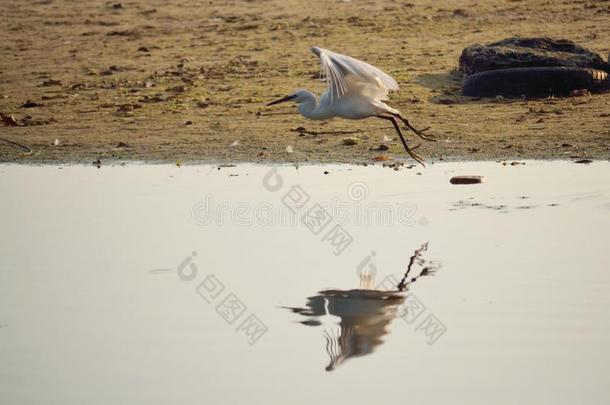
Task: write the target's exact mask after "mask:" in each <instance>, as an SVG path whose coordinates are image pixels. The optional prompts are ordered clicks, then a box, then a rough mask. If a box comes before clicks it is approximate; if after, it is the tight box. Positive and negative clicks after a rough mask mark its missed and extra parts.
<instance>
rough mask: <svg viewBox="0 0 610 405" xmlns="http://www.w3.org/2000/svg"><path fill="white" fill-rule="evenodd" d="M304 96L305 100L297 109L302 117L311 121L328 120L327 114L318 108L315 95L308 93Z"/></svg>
mask: <svg viewBox="0 0 610 405" xmlns="http://www.w3.org/2000/svg"><path fill="white" fill-rule="evenodd" d="M304 96H305V100H304V101H302V102H300V103H299V105H298V107H297V108H298V109H299V112H300V113H301V115H303V116H304V117H305V118H309V119H310V120H323V119H326V118H328V117H327V114H326V112H323V111H321V110H320V109H319V108H318V107H319V104H318V100H317V97H316V95H315V94H313V93H312V92H310V91H306V92H305V95H304Z"/></svg>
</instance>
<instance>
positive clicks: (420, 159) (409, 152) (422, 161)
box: [407, 145, 426, 167]
mask: <svg viewBox="0 0 610 405" xmlns="http://www.w3.org/2000/svg"><path fill="white" fill-rule="evenodd" d="M417 148H419V145H415V146H414V147H412V148H407V153H408V154H409V156H411V157H412V158H413V159H415V160H416V161H417V163H419V164H420V165H422V166H423V167H426V164H425V163H424V159H422V158H421V157H420V156H419V155H418V154H417V153H415V152H414V150H415V149H417Z"/></svg>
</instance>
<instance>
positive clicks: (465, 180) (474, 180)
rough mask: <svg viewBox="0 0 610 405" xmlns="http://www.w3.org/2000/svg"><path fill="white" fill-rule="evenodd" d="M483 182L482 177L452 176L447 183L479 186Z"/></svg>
mask: <svg viewBox="0 0 610 405" xmlns="http://www.w3.org/2000/svg"><path fill="white" fill-rule="evenodd" d="M483 180H484V177H483V176H453V177H452V178H451V180H449V182H450V183H451V184H479V183H482V182H483Z"/></svg>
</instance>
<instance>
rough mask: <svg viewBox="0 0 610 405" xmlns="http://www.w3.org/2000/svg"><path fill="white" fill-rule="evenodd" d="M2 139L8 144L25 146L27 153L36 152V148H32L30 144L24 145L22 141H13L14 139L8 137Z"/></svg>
mask: <svg viewBox="0 0 610 405" xmlns="http://www.w3.org/2000/svg"><path fill="white" fill-rule="evenodd" d="M0 141H4V142H6V143H8V144H11V145H15V146H18V147H20V148H23V149H24V150H25V152H26V153H25V154H26V155H30V154H32V153H34V150H33V149H32V148H30V147H29V146H27V145H24V144H22V143H20V142H17V141H12V140H10V139H6V138H0Z"/></svg>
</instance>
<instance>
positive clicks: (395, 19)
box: [0, 0, 610, 162]
mask: <svg viewBox="0 0 610 405" xmlns="http://www.w3.org/2000/svg"><path fill="white" fill-rule="evenodd" d="M112 5H113V2H101V1H85V2H76V1H67V0H46V1H44V0H43V1H40V0H37V1H19V2H12V3H11V5H10V7H6V6H4V7H1V8H0V20H2V21H3V23H2V24H0V36H1V38H2V41H1V43H0V50H1V51H0V52H1V59H0V112H3V113H4V114H9V115H13V116H14V117H15V118H16V119H17V121H18V122H20V123H22V122H23V120H24V117H25V116H27V115H29V116H31V119H29V120H26V122H27V123H28V125H27V126H21V127H4V126H0V137H5V138H9V139H13V140H16V141H19V142H22V143H24V144H27V145H29V146H31V147H32V148H33V149H34V152H33V153H32V154H30V155H24V153H23V152H22V151H21V150H20V149H19V148H16V147H15V146H11V145H7V144H5V143H3V142H0V161H20V162H39V161H91V160H95V159H98V158H100V159H102V160H104V159H111V158H114V159H146V160H170V161H174V160H180V161H192V160H203V161H287V162H292V161H299V162H303V161H335V162H346V161H348V162H363V161H368V162H370V161H372V159H373V157H375V156H377V155H379V154H380V152H375V151H370V150H369V149H370V148H373V147H376V146H378V145H379V143H380V141H381V139H382V138H383V136H384V135H387V136H389V137H391V138H395V134H394V132H393V129H392V128H391V127H390V126H389V125H388V124H387V123H385V122H383V121H380V120H376V119H369V120H364V121H345V120H333V121H330V122H314V121H308V120H306V119H304V118H302V117H300V116H299V115H297V114H296V110H295V108H294V107H293V106H290V105H284V106H280V107H277V108H267V107H264V103H265V102H267V101H270V100H272V99H274V98H275V97H277V96H282V95H285V94H287V93H289V92H290V91H292V90H294V89H296V88H298V87H308V88H310V89H312V90H314V91H318V92H320V91H322V90H323V88H324V86H323V84H322V83H320V82H319V81H317V80H316V79H315V76H316V75H317V72H318V61H317V59H316V57H315V56H314V55H313V54H311V53H310V51H309V48H310V46H312V45H318V46H321V47H326V48H329V49H332V50H335V51H338V52H342V53H346V54H349V55H352V56H354V57H357V58H361V59H364V60H366V61H368V62H370V63H372V64H374V65H376V66H378V67H380V68H382V69H383V70H385V71H387V72H388V73H390V74H391V75H393V76H394V77H395V78H396V79H397V80H398V82H399V83H400V84H401V89H400V91H398V92H396V93H393V94H392V99H391V102H390V104H391V105H392V106H394V107H396V108H398V109H400V110H401V111H403V113H404V114H405V115H406V116H408V117H409V119H410V120H411V122H412V123H413V125H414V126H416V127H428V126H429V127H431V128H430V131H429V132H430V133H432V134H434V135H436V136H437V137H438V138H439V139H440V141H439V142H436V143H430V142H423V144H422V145H421V147H420V148H419V150H418V152H419V153H420V155H421V156H422V157H424V158H425V159H427V160H439V159H441V158H442V159H462V158H463V159H520V158H569V157H572V156H578V157H591V158H599V159H609V158H610V95H608V94H606V95H593V96H592V97H580V98H565V99H547V100H537V101H527V102H526V101H523V100H517V101H508V100H480V101H471V100H469V99H466V98H462V97H460V96H457V92H458V90H459V81H460V78H459V76H457V75H455V74H452V73H451V72H452V70H454V69H455V68H456V67H457V61H458V57H459V55H460V52H461V50H462V49H463V48H464V47H465V46H468V45H470V44H473V43H477V42H478V43H485V42H490V41H495V40H498V39H502V38H505V37H508V36H513V35H519V36H551V37H558V38H567V39H571V40H574V41H576V42H577V43H579V44H582V45H584V46H586V47H588V48H590V49H592V50H594V51H596V52H599V53H600V54H602V55H604V56H607V55H608V52H609V51H610V43H609V42H608V38H610V2H608V1H596V2H586V1H574V0H563V1H518V0H513V1H499V0H492V1H482V0H479V1H435V2H433V1H417V0H413V1H409V2H402V1H359V0H352V1H315V0H310V1H306V2H305V1H295V0H283V1H207V2H203V1H194V0H183V1H179V0H169V1H168V0H163V1H144V0H130V1H123V2H122V8H113V7H112ZM51 80H56V81H59V84H54V83H56V82H53V81H51ZM27 100H31V101H34V102H36V103H39V104H42V106H39V107H34V108H21V107H20V106H21V105H22V104H24V103H25V102H26V101H27ZM187 122H190V123H191V124H189V125H187V124H186V123H187ZM34 124H39V125H34ZM297 127H304V128H306V129H307V130H308V131H310V132H311V133H309V134H303V135H301V136H300V135H299V133H298V132H296V131H294V130H295V129H296V128H297ZM348 136H356V137H358V138H359V139H360V143H359V144H358V145H356V146H345V145H343V144H342V140H343V138H344V137H348ZM56 139H57V140H59V145H58V146H53V143H54V141H55V140H56ZM236 140H239V144H238V145H237V146H232V147H231V146H230V145H231V144H232V143H234V141H236ZM413 142H416V143H422V142H420V140H419V139H418V138H417V139H416V138H413ZM119 145H120V146H119ZM288 145H290V146H292V148H293V150H294V153H287V152H286V147H287V146H288ZM387 153H388V154H389V155H390V157H391V158H394V157H402V156H404V152H403V151H402V148H401V146H400V144H399V143H398V142H396V141H394V142H393V143H392V144H391V148H390V151H389V152H387Z"/></svg>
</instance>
